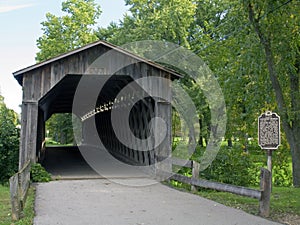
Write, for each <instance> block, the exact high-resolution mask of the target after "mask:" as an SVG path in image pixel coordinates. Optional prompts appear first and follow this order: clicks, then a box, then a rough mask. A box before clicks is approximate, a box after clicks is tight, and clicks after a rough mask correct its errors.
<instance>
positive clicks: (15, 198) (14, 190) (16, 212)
mask: <svg viewBox="0 0 300 225" xmlns="http://www.w3.org/2000/svg"><path fill="white" fill-rule="evenodd" d="M9 185H10V202H11V211H12V214H11V216H12V220H13V221H16V220H19V219H20V212H21V205H20V201H19V199H20V197H19V188H18V187H19V181H18V174H16V175H14V176H12V177H11V178H10V179H9Z"/></svg>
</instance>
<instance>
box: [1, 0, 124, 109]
mask: <svg viewBox="0 0 300 225" xmlns="http://www.w3.org/2000/svg"><path fill="white" fill-rule="evenodd" d="M95 2H97V3H98V4H100V6H101V9H102V15H101V17H100V19H99V21H98V26H101V27H106V26H107V25H108V24H109V23H110V22H111V21H115V22H118V21H119V20H120V19H121V18H122V17H123V15H124V13H125V12H126V10H127V8H126V6H125V3H124V0H96V1H95ZM61 3H62V0H47V1H44V0H43V1H41V0H1V1H0V27H1V30H0V92H1V95H3V96H4V98H5V103H6V105H7V106H8V107H9V108H11V109H13V110H15V111H16V112H18V113H20V112H21V109H20V107H19V105H20V104H21V102H22V88H21V86H20V85H19V84H18V82H17V81H16V80H15V79H14V77H13V75H12V73H13V72H15V71H17V70H19V69H22V68H25V67H27V66H30V65H33V64H35V60H34V58H35V55H36V52H37V51H38V49H37V48H36V40H37V39H38V37H40V36H41V34H42V32H41V25H40V23H41V22H42V21H44V20H45V15H46V13H47V12H50V13H52V14H55V15H61V10H60V9H61Z"/></svg>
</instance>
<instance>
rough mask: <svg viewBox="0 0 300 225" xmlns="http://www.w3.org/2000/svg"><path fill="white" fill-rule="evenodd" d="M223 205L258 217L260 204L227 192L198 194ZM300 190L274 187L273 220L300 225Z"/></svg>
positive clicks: (272, 199) (272, 200) (204, 190)
mask: <svg viewBox="0 0 300 225" xmlns="http://www.w3.org/2000/svg"><path fill="white" fill-rule="evenodd" d="M196 194H197V195H200V196H202V197H204V198H208V199H211V200H213V201H216V202H219V203H221V204H223V205H226V206H229V207H233V208H236V209H241V210H243V211H245V212H247V213H250V214H253V215H258V210H259V202H258V200H256V199H252V198H247V197H242V196H238V195H234V194H231V193H226V192H217V191H213V190H206V189H199V191H198V192H197V193H196ZM299 199H300V188H292V187H273V190H272V196H271V206H270V218H269V219H271V220H274V221H278V222H281V223H286V224H291V225H299V224H300V201H299Z"/></svg>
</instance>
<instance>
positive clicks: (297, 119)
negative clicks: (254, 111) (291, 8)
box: [248, 3, 300, 187]
mask: <svg viewBox="0 0 300 225" xmlns="http://www.w3.org/2000/svg"><path fill="white" fill-rule="evenodd" d="M248 13H249V20H250V22H251V24H252V25H253V27H254V29H255V32H256V34H257V35H258V37H259V40H260V43H261V45H262V46H263V48H264V51H265V56H266V62H267V65H268V71H269V76H270V80H271V82H272V87H273V89H274V91H275V96H276V102H277V105H278V110H279V115H280V116H281V121H282V125H283V129H284V131H285V134H286V137H287V141H288V143H289V145H290V149H291V154H292V164H293V184H294V186H295V187H300V115H299V114H300V93H299V74H294V73H292V72H291V73H289V78H290V93H289V94H290V97H291V103H290V104H287V103H286V102H285V99H284V95H283V91H282V88H281V86H280V83H279V80H278V74H277V70H276V66H275V60H274V55H273V52H272V48H271V40H270V38H269V37H268V36H266V35H265V34H264V33H263V31H262V29H261V27H260V23H259V18H258V19H257V18H255V12H254V8H253V5H252V4H251V3H249V5H248ZM299 61H300V60H299V58H298V60H297V62H296V65H295V66H296V67H297V64H298V63H299V65H300V62H299ZM299 65H298V67H299V68H298V73H299V72H300V66H299ZM287 105H291V108H290V111H291V112H293V113H294V117H292V118H290V117H289V115H288V110H287Z"/></svg>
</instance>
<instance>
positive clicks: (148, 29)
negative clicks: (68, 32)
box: [98, 0, 196, 48]
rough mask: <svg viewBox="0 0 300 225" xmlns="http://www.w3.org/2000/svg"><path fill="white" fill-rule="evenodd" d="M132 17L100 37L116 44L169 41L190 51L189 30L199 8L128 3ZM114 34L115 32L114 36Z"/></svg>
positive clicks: (171, 1)
mask: <svg viewBox="0 0 300 225" xmlns="http://www.w3.org/2000/svg"><path fill="white" fill-rule="evenodd" d="M126 4H127V5H129V6H130V9H129V11H130V15H125V16H124V18H123V20H122V21H121V23H120V25H119V26H118V25H116V24H114V23H112V24H111V25H110V26H109V27H108V28H107V29H103V28H102V29H99V30H98V37H99V38H100V39H105V40H107V41H109V42H112V43H114V44H118V45H121V44H124V43H128V42H133V41H138V40H162V41H169V42H172V43H176V44H179V45H182V46H184V47H187V48H189V42H188V39H187V38H188V35H189V27H190V25H191V24H192V22H193V20H194V14H195V10H196V5H195V4H194V3H193V1H190V0H154V1H146V0H126ZM112 31H113V32H112Z"/></svg>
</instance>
